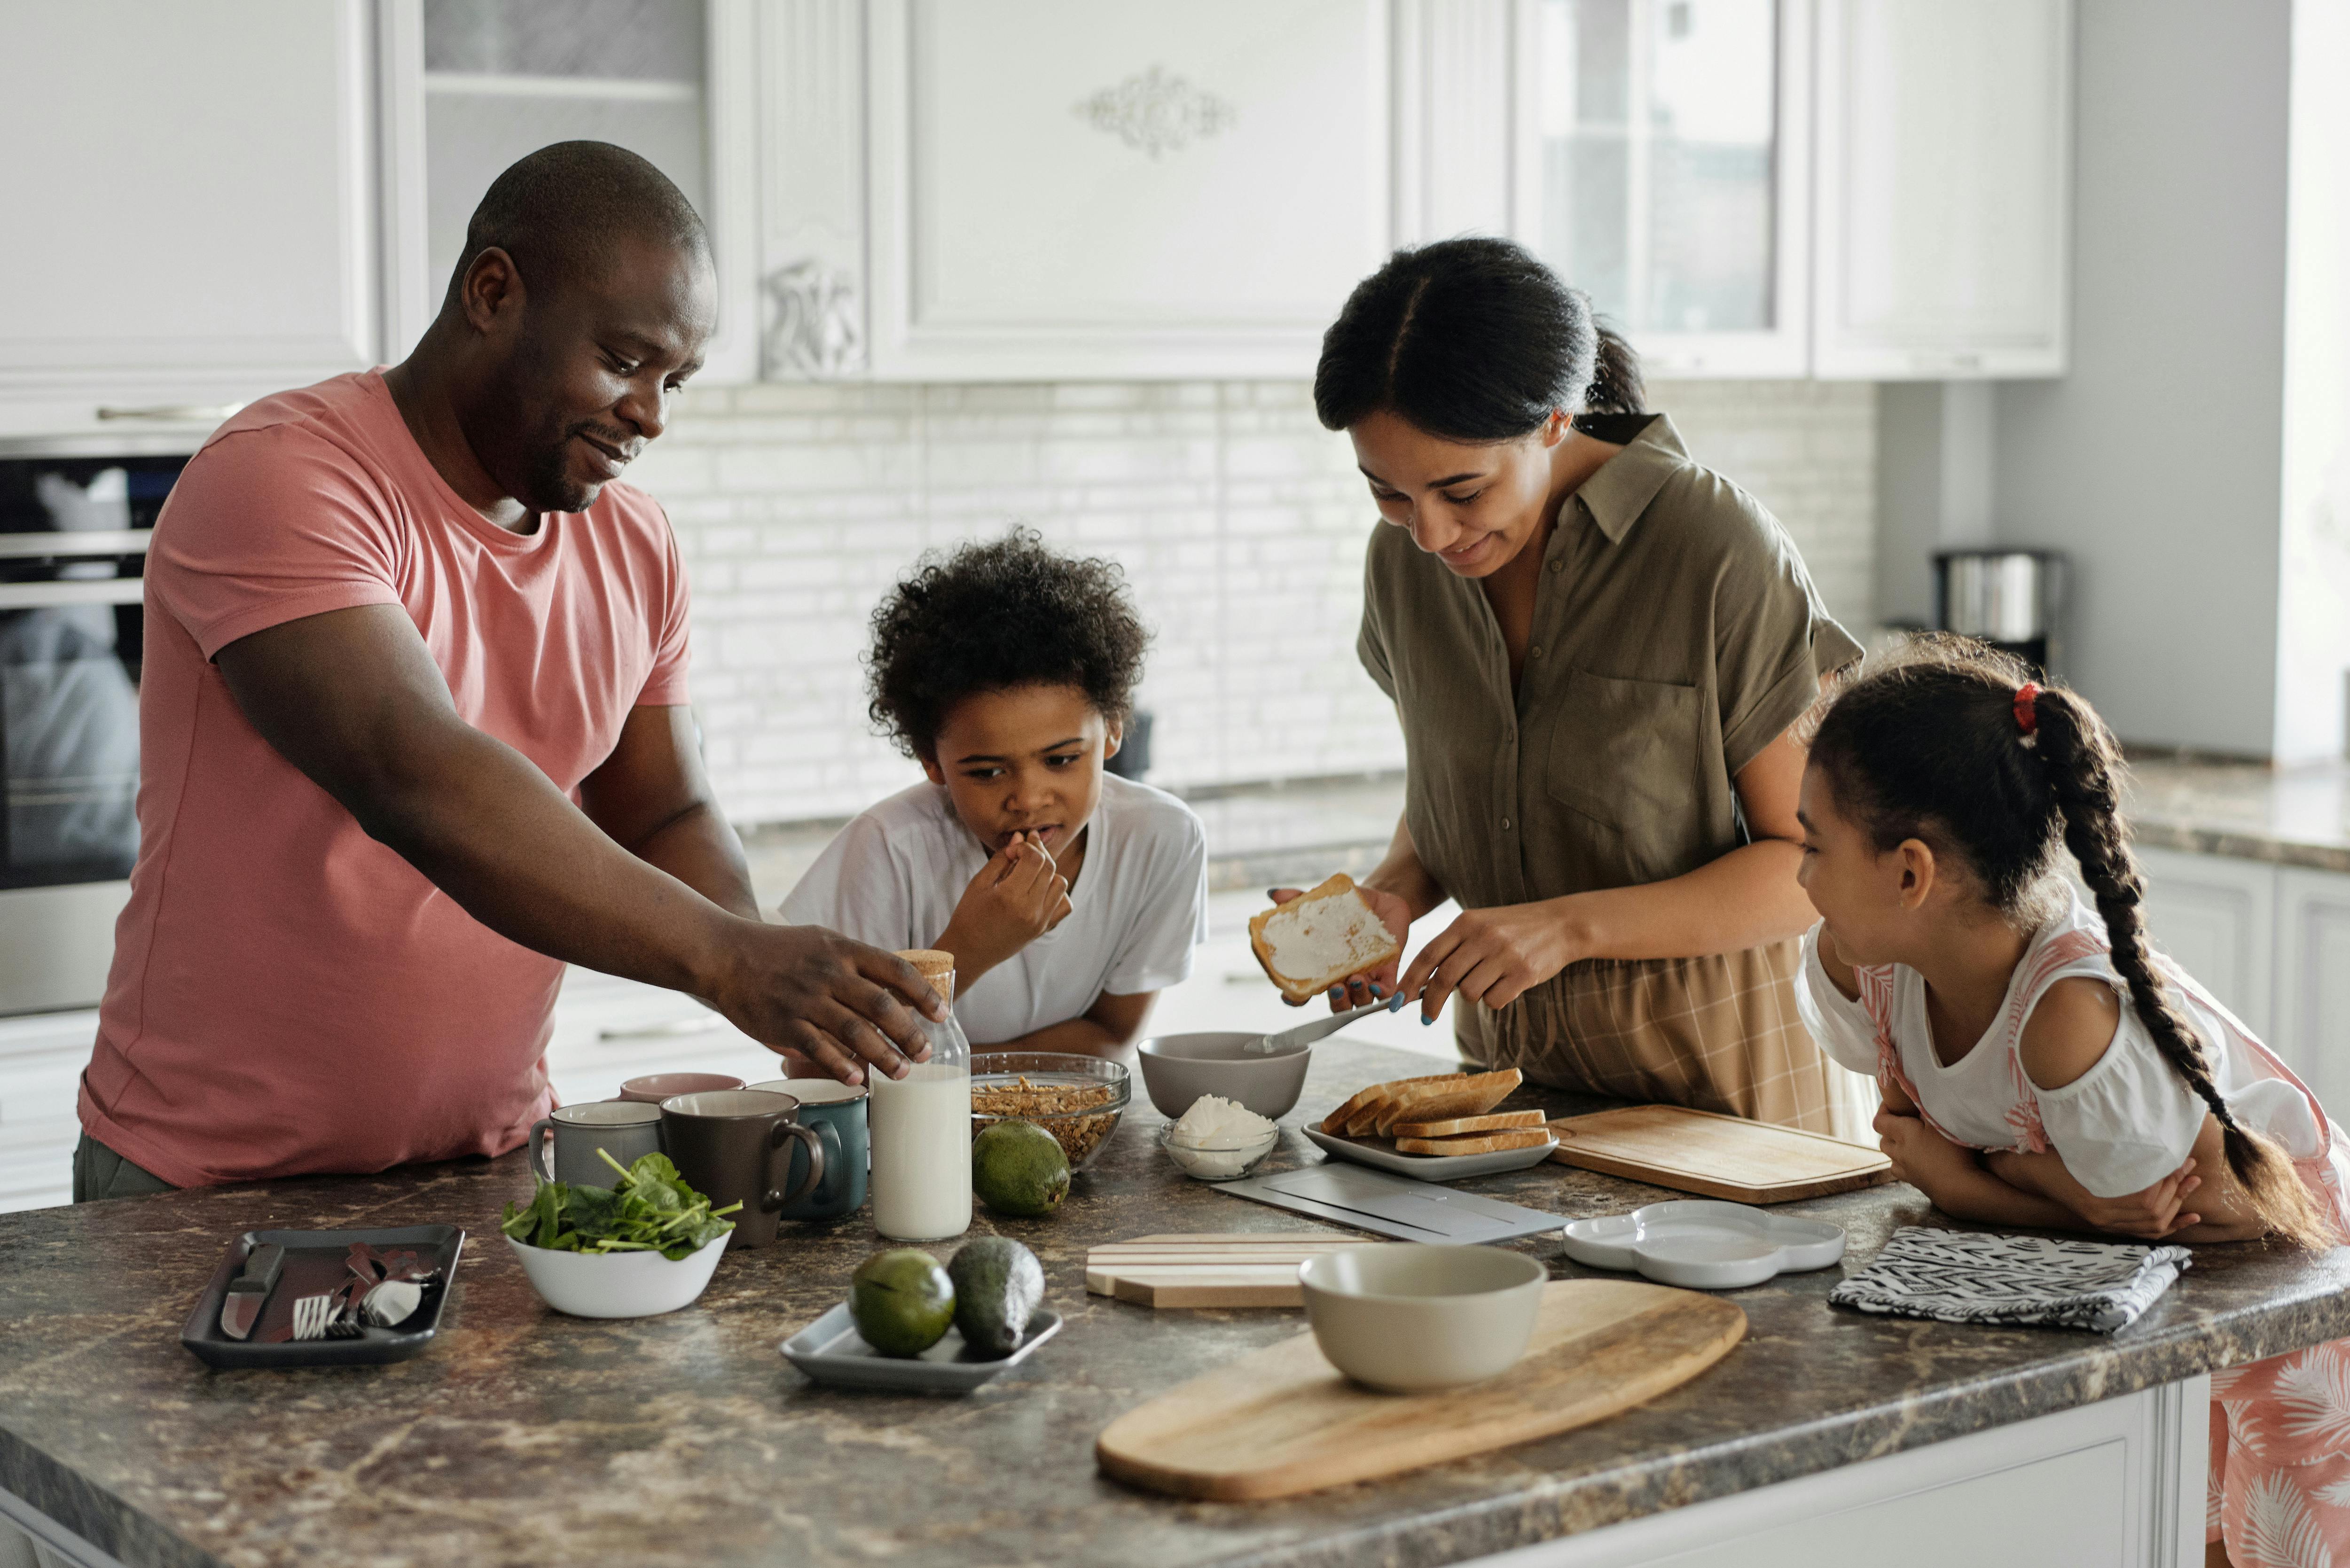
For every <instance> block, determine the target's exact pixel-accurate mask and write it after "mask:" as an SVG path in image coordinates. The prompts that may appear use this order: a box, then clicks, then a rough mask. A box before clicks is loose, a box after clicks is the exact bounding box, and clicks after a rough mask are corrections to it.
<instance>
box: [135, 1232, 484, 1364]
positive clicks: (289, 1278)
mask: <svg viewBox="0 0 2350 1568" xmlns="http://www.w3.org/2000/svg"><path fill="white" fill-rule="evenodd" d="M354 1241H365V1242H366V1243H367V1244H368V1245H369V1246H370V1247H375V1248H378V1249H380V1250H388V1249H390V1248H393V1247H412V1248H414V1249H415V1250H416V1251H420V1252H422V1253H424V1254H426V1255H427V1257H428V1258H429V1259H430V1260H431V1261H432V1262H433V1263H435V1264H437V1265H438V1266H439V1268H440V1270H441V1277H440V1278H439V1279H438V1280H436V1281H434V1282H432V1284H429V1285H427V1286H425V1287H424V1299H423V1300H422V1301H421V1302H419V1303H417V1306H416V1313H415V1315H414V1316H412V1317H411V1318H410V1319H409V1320H408V1321H407V1322H406V1323H403V1324H400V1326H399V1327H398V1328H370V1329H369V1330H367V1331H366V1334H365V1335H364V1337H362V1338H359V1339H287V1340H280V1341H278V1342H276V1343H275V1344H272V1343H269V1342H268V1341H267V1338H266V1336H267V1335H268V1334H271V1333H272V1332H274V1331H276V1330H278V1329H282V1328H284V1327H286V1325H288V1324H291V1323H292V1322H293V1317H294V1300H295V1298H296V1296H304V1295H309V1294H313V1293H317V1292H319V1291H326V1290H332V1289H333V1288H334V1287H335V1286H336V1285H338V1284H339V1283H341V1282H342V1281H343V1279H344V1277H345V1272H344V1255H345V1253H347V1252H348V1251H349V1250H350V1245H351V1243H352V1242H354ZM269 1244H274V1245H276V1246H280V1247H283V1248H285V1249H286V1268H285V1272H283V1273H281V1274H280V1275H279V1276H278V1279H277V1288H276V1290H274V1291H272V1292H270V1293H269V1302H268V1304H266V1305H265V1306H264V1307H263V1308H262V1309H261V1318H260V1321H258V1322H257V1323H255V1324H254V1325H253V1337H252V1338H250V1339H232V1338H230V1337H229V1336H228V1335H227V1334H223V1333H222V1332H221V1325H220V1315H221V1303H222V1301H223V1299H224V1297H225V1296H226V1295H227V1294H228V1282H230V1281H231V1280H233V1279H234V1278H236V1277H237V1275H238V1274H239V1273H240V1272H243V1271H244V1258H245V1254H246V1253H248V1252H250V1251H253V1250H254V1249H255V1247H259V1246H263V1245H269ZM464 1250H465V1232H464V1231H461V1230H459V1229H458V1228H457V1227H456V1226H454V1225H403V1226H400V1227H399V1228H397V1229H394V1230H387V1231H246V1232H245V1233H244V1235H242V1236H239V1237H238V1238H237V1239H236V1240H235V1241H232V1242H230V1243H229V1246H228V1251H227V1253H226V1255H225V1256H224V1257H223V1258H222V1259H221V1263H220V1267H219V1268H217V1269H214V1270H213V1277H212V1280H211V1282H209V1283H208V1284H206V1285H205V1286H204V1289H203V1294H202V1295H200V1296H198V1297H197V1298H196V1306H195V1310H194V1311H193V1312H191V1313H190V1314H188V1321H187V1323H186V1324H183V1325H182V1327H181V1329H180V1343H181V1344H182V1345H186V1346H187V1347H188V1350H189V1352H190V1353H191V1354H192V1355H194V1356H195V1357H196V1359H197V1360H199V1361H202V1362H203V1363H205V1364H206V1365H208V1366H223V1367H245V1366H382V1365H384V1364H385V1363H387V1362H392V1361H405V1360H407V1359H408V1358H409V1357H410V1356H411V1355H417V1354H418V1353H420V1352H421V1351H422V1350H423V1348H424V1347H425V1346H426V1345H430V1344H432V1336H433V1335H434V1334H438V1333H439V1332H440V1331H441V1308H442V1304H443V1303H446V1302H447V1301H448V1299H449V1286H450V1284H451V1283H452V1282H453V1281H454V1280H455V1279H456V1275H457V1259H458V1257H459V1256H460V1255H461V1254H462V1253H463V1251H464Z"/></svg>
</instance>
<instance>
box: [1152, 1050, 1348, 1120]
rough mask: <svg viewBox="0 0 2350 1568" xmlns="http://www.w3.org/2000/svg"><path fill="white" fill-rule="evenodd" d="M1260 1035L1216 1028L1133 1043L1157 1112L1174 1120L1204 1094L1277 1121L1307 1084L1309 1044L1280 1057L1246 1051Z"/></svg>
mask: <svg viewBox="0 0 2350 1568" xmlns="http://www.w3.org/2000/svg"><path fill="white" fill-rule="evenodd" d="M1261 1039H1263V1035H1262V1034H1250V1033H1238V1032H1235V1031H1232V1030H1213V1031H1208V1032H1204V1033H1197V1034H1159V1035H1155V1036H1153V1037H1152V1038H1150V1039H1149V1040H1145V1041H1144V1042H1143V1043H1142V1044H1139V1045H1138V1046H1136V1047H1135V1051H1136V1054H1138V1055H1139V1057H1140V1058H1141V1061H1142V1086H1143V1088H1144V1090H1145V1091H1146V1092H1148V1093H1149V1096H1150V1103H1151V1104H1152V1105H1153V1106H1157V1107H1158V1110H1159V1115H1160V1116H1165V1117H1167V1118H1168V1119H1169V1120H1170V1121H1171V1120H1173V1119H1174V1118H1175V1117H1177V1116H1181V1115H1182V1114H1183V1113H1184V1112H1185V1111H1188V1110H1190V1109H1191V1102H1192V1101H1194V1100H1196V1099H1198V1098H1199V1097H1200V1096H1201V1095H1222V1096H1223V1097H1224V1098H1226V1099H1228V1100H1238V1101H1239V1102H1240V1103H1241V1104H1242V1105H1243V1106H1247V1107H1248V1108H1249V1109H1250V1110H1253V1111H1254V1112H1255V1113H1256V1114H1257V1115H1259V1116H1272V1117H1274V1118H1275V1119H1276V1120H1278V1119H1279V1118H1280V1117H1282V1116H1286V1115H1288V1114H1289V1111H1290V1108H1291V1107H1292V1106H1295V1105H1296V1104H1297V1096H1298V1095H1299V1094H1301V1093H1302V1092H1303V1091H1304V1090H1305V1067H1306V1064H1307V1063H1308V1062H1310V1061H1311V1060H1312V1059H1313V1055H1314V1048H1313V1046H1311V1045H1299V1046H1295V1047H1294V1048H1292V1049H1290V1050H1287V1051H1284V1052H1282V1053H1280V1054H1277V1055H1273V1056H1260V1055H1258V1054H1256V1053H1255V1052H1253V1051H1251V1050H1249V1049H1248V1045H1249V1043H1250V1042H1251V1041H1253V1040H1261Z"/></svg>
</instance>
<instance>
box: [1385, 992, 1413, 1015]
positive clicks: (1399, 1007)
mask: <svg viewBox="0 0 2350 1568" xmlns="http://www.w3.org/2000/svg"><path fill="white" fill-rule="evenodd" d="M1410 1000H1411V998H1410V997H1409V996H1406V995H1405V994H1404V993H1403V992H1400V991H1399V992H1396V993H1395V1000H1394V1001H1393V1002H1388V1012H1402V1011H1403V1004H1404V1003H1405V1002H1409V1001H1410Z"/></svg>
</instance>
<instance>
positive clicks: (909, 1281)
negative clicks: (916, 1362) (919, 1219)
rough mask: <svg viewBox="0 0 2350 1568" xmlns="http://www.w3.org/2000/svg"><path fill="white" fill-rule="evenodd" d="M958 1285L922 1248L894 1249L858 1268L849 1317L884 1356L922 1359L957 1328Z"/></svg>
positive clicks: (851, 1283)
mask: <svg viewBox="0 0 2350 1568" xmlns="http://www.w3.org/2000/svg"><path fill="white" fill-rule="evenodd" d="M954 1305H955V1299H954V1285H953V1282H951V1281H950V1280H949V1279H948V1278H947V1272H946V1271H945V1270H944V1269H941V1267H939V1261H938V1260H937V1259H936V1258H933V1257H931V1255H930V1254H929V1253H928V1252H925V1251H922V1250H921V1249H920V1247H893V1248H891V1249H890V1250H889V1251H886V1252H876V1253H874V1254H873V1255H872V1256H871V1257H869V1258H868V1259H866V1260H865V1261H864V1262H861V1263H859V1264H858V1265H857V1272H856V1274H855V1275H854V1276H852V1277H851V1278H850V1280H849V1284H848V1315H849V1317H850V1319H851V1320H852V1321H854V1322H855V1323H856V1324H857V1332H858V1334H863V1335H864V1336H865V1343H866V1344H868V1345H871V1346H872V1347H873V1348H874V1349H876V1350H878V1351H879V1352H880V1353H881V1354H882V1355H921V1354H922V1352H924V1351H926V1350H928V1349H930V1347H931V1346H932V1345H936V1344H937V1343H938V1342H939V1339H940V1337H941V1335H942V1334H945V1333H946V1331H947V1325H948V1324H951V1323H953V1322H954Z"/></svg>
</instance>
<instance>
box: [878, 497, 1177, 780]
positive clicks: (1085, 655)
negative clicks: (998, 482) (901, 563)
mask: <svg viewBox="0 0 2350 1568" xmlns="http://www.w3.org/2000/svg"><path fill="white" fill-rule="evenodd" d="M1149 640H1150V634H1149V632H1147V631H1145V630H1144V629H1143V626H1142V621H1141V618H1139V616H1137V615H1136V614H1135V610H1134V603H1133V601H1132V600H1131V599H1130V598H1128V597H1127V591H1126V574H1125V573H1124V572H1123V571H1121V570H1120V569H1119V567H1118V563H1117V562H1115V561H1105V560H1098V559H1094V558H1080V557H1073V556H1063V555H1059V554H1056V553H1055V552H1054V551H1053V550H1051V549H1048V548H1047V547H1046V546H1045V541H1044V540H1043V539H1042V538H1041V537H1039V536H1038V535H1037V534H1036V532H1035V530H1034V529H1031V528H1015V529H1014V530H1013V531H1012V532H1011V533H1009V534H1006V535H1004V536H1003V538H1001V539H991V540H988V541H986V542H984V543H981V542H976V541H974V542H972V543H971V544H966V545H958V546H957V547H956V548H955V550H954V552H953V553H952V554H951V555H949V556H946V557H944V558H943V559H941V558H940V557H939V556H936V555H931V556H923V557H922V559H921V560H920V562H918V563H916V565H915V569H914V575H913V576H910V577H908V578H907V579H906V580H905V581H903V582H901V583H899V585H898V586H897V587H894V588H892V589H890V590H889V593H887V594H885V595H884V596H882V599H881V602H880V603H879V605H877V606H875V607H874V610H873V648H872V650H871V651H870V652H868V654H867V655H866V658H865V662H866V666H867V679H866V689H867V691H869V692H870V693H871V695H872V699H873V701H872V703H871V705H870V707H869V708H868V711H869V712H870V713H871V714H872V715H873V722H875V723H876V724H879V725H880V726H881V727H882V728H883V729H884V730H885V731H887V732H889V735H890V736H891V737H892V738H894V739H895V740H896V741H897V742H898V746H899V750H901V751H903V752H904V753H906V754H907V755H908V756H910V757H913V758H915V759H916V760H918V761H919V760H921V759H924V758H927V757H929V756H931V754H932V752H933V750H934V749H935V747H936V746H937V744H938V738H939V728H940V726H941V725H942V724H944V723H945V722H946V718H947V714H948V713H949V712H950V711H951V710H952V709H953V707H954V705H955V704H956V703H958V702H960V701H962V700H963V699H964V698H966V697H968V696H970V695H972V693H973V692H976V691H1013V690H1014V689H1016V688H1018V687H1022V686H1074V687H1076V689H1077V690H1079V691H1083V692H1084V693H1085V694H1086V701H1088V702H1090V703H1092V704H1093V706H1094V709H1095V711H1097V712H1098V713H1100V714H1101V715H1102V717H1104V718H1105V719H1107V720H1109V721H1110V722H1112V723H1121V722H1124V721H1125V719H1126V716H1127V711H1128V709H1129V708H1131V707H1132V706H1133V701H1134V683H1135V682H1136V681H1137V680H1139V679H1140V678H1141V675H1142V651H1143V649H1144V648H1145V647H1146V646H1147V645H1148V644H1149Z"/></svg>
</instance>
